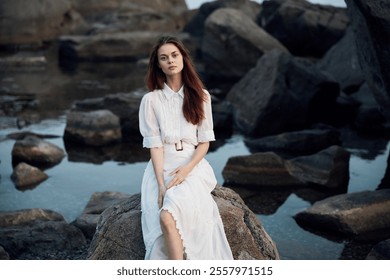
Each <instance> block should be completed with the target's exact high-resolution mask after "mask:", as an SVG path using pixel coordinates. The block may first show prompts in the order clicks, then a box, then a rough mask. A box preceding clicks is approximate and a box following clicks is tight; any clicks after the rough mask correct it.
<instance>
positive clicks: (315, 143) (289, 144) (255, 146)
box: [245, 128, 340, 156]
mask: <svg viewBox="0 0 390 280" xmlns="http://www.w3.org/2000/svg"><path fill="white" fill-rule="evenodd" d="M245 144H246V145H247V146H248V147H249V148H250V150H251V152H252V153H253V152H275V153H278V154H287V155H295V156H298V155H308V154H313V153H316V152H318V151H320V150H323V149H325V148H327V147H329V146H332V145H337V144H340V133H339V132H338V131H337V130H336V129H332V128H313V129H305V130H299V131H292V132H285V133H281V134H278V135H273V136H266V137H262V138H256V139H247V140H245Z"/></svg>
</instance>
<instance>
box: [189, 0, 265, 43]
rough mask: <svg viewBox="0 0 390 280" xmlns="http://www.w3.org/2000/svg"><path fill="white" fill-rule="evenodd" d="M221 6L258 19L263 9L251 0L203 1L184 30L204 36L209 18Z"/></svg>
mask: <svg viewBox="0 0 390 280" xmlns="http://www.w3.org/2000/svg"><path fill="white" fill-rule="evenodd" d="M221 8H232V9H237V10H239V11H241V12H243V13H244V14H245V15H246V16H247V17H249V18H250V19H252V20H253V21H254V20H256V18H257V15H258V14H259V13H260V11H261V5H260V4H259V3H256V2H255V1H249V0H219V1H210V2H205V3H203V4H202V5H201V6H200V7H199V9H198V10H197V12H196V14H195V15H194V16H193V17H192V19H191V20H190V21H189V22H188V23H187V24H186V26H185V27H184V32H188V33H190V34H191V35H192V36H194V37H200V38H202V37H203V34H204V24H205V21H206V20H207V18H208V17H209V16H210V15H211V14H212V13H213V12H214V11H216V10H218V9H221Z"/></svg>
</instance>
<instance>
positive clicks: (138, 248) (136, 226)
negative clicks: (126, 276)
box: [88, 187, 279, 260]
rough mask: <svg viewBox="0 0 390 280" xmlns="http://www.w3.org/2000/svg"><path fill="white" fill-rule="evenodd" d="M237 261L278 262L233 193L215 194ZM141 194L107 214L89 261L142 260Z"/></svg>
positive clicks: (221, 190) (269, 243)
mask: <svg viewBox="0 0 390 280" xmlns="http://www.w3.org/2000/svg"><path fill="white" fill-rule="evenodd" d="M213 194H214V198H215V200H216V202H217V204H218V207H219V211H220V214H221V217H222V221H223V223H224V226H225V231H226V235H227V238H228V241H229V244H230V245H231V247H232V251H233V256H234V258H235V259H279V254H278V251H277V249H276V246H275V244H274V243H273V241H272V240H271V238H270V237H269V236H268V234H267V233H266V232H265V230H264V229H263V227H262V226H261V224H260V222H259V221H258V220H257V218H256V216H255V215H254V214H253V212H251V211H250V210H249V208H247V207H246V206H245V204H244V202H243V201H242V200H241V198H240V197H239V196H238V195H237V194H235V193H234V192H233V191H232V190H229V189H227V188H222V187H217V188H216V189H215V191H214V192H213ZM140 203H141V200H140V194H136V195H133V196H131V197H130V198H129V199H126V200H125V201H123V202H122V203H120V204H118V205H115V206H112V207H110V208H108V209H107V210H105V211H104V212H103V213H102V215H101V219H100V221H99V224H98V227H97V231H96V234H95V236H94V238H93V240H92V243H91V246H90V249H89V253H88V259H95V260H96V259H143V258H144V256H145V246H144V243H143V239H142V230H141V210H140V209H141V205H140Z"/></svg>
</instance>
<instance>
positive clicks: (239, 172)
mask: <svg viewBox="0 0 390 280" xmlns="http://www.w3.org/2000/svg"><path fill="white" fill-rule="evenodd" d="M285 165H286V163H285V160H284V159H283V158H282V157H280V156H278V155H277V154H275V153H273V152H264V153H255V154H251V155H248V156H234V157H230V158H229V159H228V161H227V163H226V165H225V167H224V168H223V170H222V176H223V179H224V185H227V186H263V187H281V186H290V187H291V186H303V185H304V183H302V182H301V181H299V180H298V179H297V178H295V177H293V176H291V174H290V173H289V172H288V170H287V168H286V166H285Z"/></svg>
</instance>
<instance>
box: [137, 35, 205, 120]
mask: <svg viewBox="0 0 390 280" xmlns="http://www.w3.org/2000/svg"><path fill="white" fill-rule="evenodd" d="M165 44H174V45H175V46H176V47H177V48H178V49H179V51H180V53H181V55H182V56H183V70H182V79H183V84H184V101H183V114H184V117H185V118H186V120H187V121H188V122H190V123H192V124H199V123H200V122H201V121H202V120H203V119H204V117H205V114H204V111H203V102H204V101H206V100H207V96H206V94H205V92H204V91H203V88H204V86H203V83H202V81H201V80H200V78H199V76H198V73H197V72H196V70H195V66H194V64H193V62H192V59H191V57H190V53H189V51H188V49H187V48H186V47H185V46H184V44H183V43H182V42H181V41H180V40H179V39H178V38H176V37H172V36H164V37H161V38H160V39H159V40H158V42H157V44H156V45H155V46H154V47H153V49H152V51H151V53H150V60H149V66H148V71H147V74H146V79H145V82H146V85H147V87H148V89H149V90H150V91H153V90H155V89H163V87H164V82H165V73H164V72H163V71H162V70H161V68H160V67H159V65H158V50H159V48H160V47H161V46H162V45H165Z"/></svg>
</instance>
